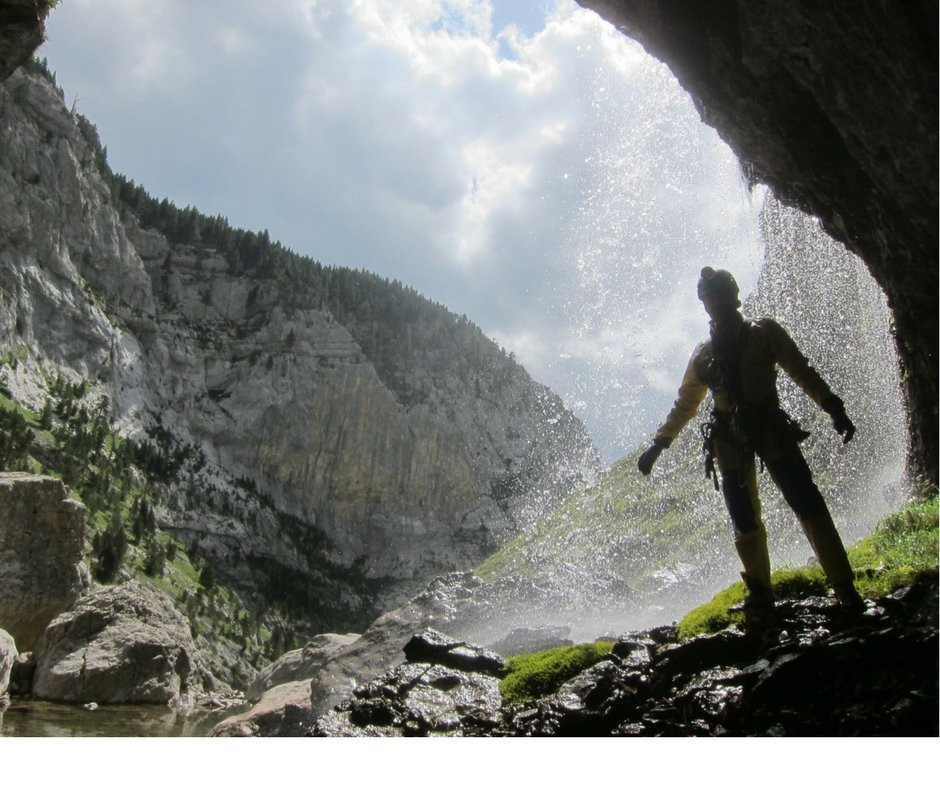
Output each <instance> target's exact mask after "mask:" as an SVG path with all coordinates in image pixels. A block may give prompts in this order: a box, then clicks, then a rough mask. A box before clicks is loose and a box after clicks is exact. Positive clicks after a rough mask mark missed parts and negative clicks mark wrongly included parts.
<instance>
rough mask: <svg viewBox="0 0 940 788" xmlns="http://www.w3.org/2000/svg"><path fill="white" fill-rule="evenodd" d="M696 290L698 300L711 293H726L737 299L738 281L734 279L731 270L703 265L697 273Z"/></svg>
mask: <svg viewBox="0 0 940 788" xmlns="http://www.w3.org/2000/svg"><path fill="white" fill-rule="evenodd" d="M697 290H698V297H699V300H700V301H701V300H704V298H705V296H707V295H711V294H712V293H727V294H728V295H730V296H731V297H732V298H733V299H734V300H735V301H738V283H737V282H735V281H734V277H733V276H732V275H731V272H730V271H725V270H724V269H723V268H719V269H718V270H717V271H716V270H715V269H714V268H710V267H709V266H705V268H703V269H702V273H701V274H700V275H699V280H698V286H697Z"/></svg>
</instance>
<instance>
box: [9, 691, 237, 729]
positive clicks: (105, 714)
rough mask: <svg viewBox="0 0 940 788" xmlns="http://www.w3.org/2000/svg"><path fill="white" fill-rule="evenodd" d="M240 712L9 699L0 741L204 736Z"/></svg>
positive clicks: (232, 710)
mask: <svg viewBox="0 0 940 788" xmlns="http://www.w3.org/2000/svg"><path fill="white" fill-rule="evenodd" d="M241 710H242V709H241V708H231V707H230V708H228V709H223V710H211V711H210V710H205V709H198V708H197V709H195V710H193V711H190V712H188V713H186V714H182V713H180V712H178V711H175V710H174V709H171V708H167V707H165V706H143V705H136V706H99V707H98V708H97V709H95V710H94V711H91V710H89V709H86V708H84V707H83V706H78V705H69V704H62V703H46V702H44V701H33V700H17V699H16V698H14V699H13V701H12V703H11V705H10V707H9V708H8V709H7V710H6V711H4V712H0V737H7V736H207V735H208V734H209V731H211V730H212V728H213V727H214V726H215V725H216V724H217V723H218V722H220V721H221V720H223V719H225V718H227V717H230V716H232V715H233V714H238V713H239V712H240V711H241Z"/></svg>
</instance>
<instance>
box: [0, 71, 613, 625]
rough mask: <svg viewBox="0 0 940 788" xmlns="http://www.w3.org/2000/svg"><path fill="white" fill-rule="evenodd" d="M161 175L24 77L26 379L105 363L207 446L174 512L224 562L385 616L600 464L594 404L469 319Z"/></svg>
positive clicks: (174, 431) (123, 418)
mask: <svg viewBox="0 0 940 788" xmlns="http://www.w3.org/2000/svg"><path fill="white" fill-rule="evenodd" d="M135 189H136V190H135ZM141 193H142V190H140V189H139V188H138V187H134V186H133V184H131V183H129V182H128V181H126V180H125V179H122V178H120V177H119V176H114V175H113V174H112V173H111V172H110V170H109V169H108V167H107V163H106V160H105V153H104V150H103V148H102V147H101V145H100V142H99V141H98V138H97V134H96V132H95V129H94V127H93V126H92V125H91V124H90V123H89V122H88V121H87V120H85V119H84V118H82V117H81V116H78V115H74V114H72V113H70V112H69V111H68V110H67V109H66V108H65V106H64V105H63V103H62V98H61V94H60V93H59V92H58V91H57V89H56V88H55V86H54V84H53V83H52V82H51V81H50V80H49V78H48V75H46V74H43V73H42V69H41V68H38V67H37V66H35V65H33V66H31V67H29V68H23V69H20V70H19V71H17V72H16V73H14V74H13V75H12V76H11V77H10V78H9V79H8V80H7V81H6V82H4V83H3V84H2V85H0V348H2V349H3V350H4V351H5V352H6V355H7V358H9V359H13V360H14V362H15V363H10V364H8V365H7V367H6V368H5V369H4V370H3V373H2V374H3V376H4V382H5V385H6V387H7V388H8V389H9V391H10V392H11V393H12V395H13V397H14V398H15V399H17V400H19V401H21V402H23V403H27V404H30V405H31V406H32V407H33V408H34V409H35V410H37V411H38V410H39V408H40V407H41V406H42V405H43V403H44V401H45V398H46V393H47V390H48V385H49V380H50V378H51V377H53V376H54V375H55V374H59V373H62V374H65V375H66V376H67V377H69V378H70V379H72V380H77V379H85V380H88V381H91V382H92V383H93V384H94V386H93V388H92V390H91V392H90V393H89V394H88V397H89V398H90V399H91V398H98V397H101V396H106V397H107V405H108V407H109V408H110V414H109V415H110V417H111V419H112V420H113V423H114V424H116V425H117V426H118V428H119V429H120V430H121V432H122V433H124V434H126V435H130V436H135V437H137V438H141V439H143V438H145V437H146V438H148V439H149V440H152V441H154V442H156V443H158V444H160V445H162V446H163V447H164V449H166V451H167V452H170V451H172V452H176V455H175V456H177V457H185V458H187V460H186V462H183V461H182V460H181V461H180V462H178V463H177V466H178V467H177V474H176V476H175V477H174V478H168V480H167V485H168V489H169V490H170V496H169V498H170V501H171V503H172V505H168V506H167V507H166V509H165V511H163V512H162V514H161V526H162V527H163V528H165V529H168V530H172V531H174V532H175V533H176V535H178V536H179V537H180V538H182V539H183V540H184V541H185V542H186V543H187V544H189V545H190V546H192V547H194V549H196V550H197V551H198V552H199V554H201V555H203V556H205V557H207V558H208V559H209V560H210V561H212V562H213V564H214V566H215V567H216V570H217V572H218V573H219V574H220V576H221V577H225V578H227V579H229V580H231V581H232V582H233V583H235V584H236V585H238V584H242V585H243V586H245V587H248V588H251V589H252V590H254V591H258V590H262V591H263V588H264V586H265V584H266V582H268V581H270V580H272V578H276V579H283V577H285V576H289V577H291V578H293V580H294V581H295V582H296V584H297V585H298V586H299V587H308V586H310V585H311V583H313V584H314V585H315V586H316V587H317V588H318V589H321V590H322V589H329V590H328V591H326V592H325V593H331V594H333V595H334V600H333V602H335V599H343V600H344V601H343V605H344V606H345V608H346V609H347V610H349V611H351V612H354V613H357V614H358V615H365V614H364V613H363V610H364V609H365V608H366V607H367V606H369V605H377V606H378V608H381V607H382V606H386V607H387V606H389V605H390V604H391V603H393V602H399V601H401V600H403V599H405V598H407V596H408V595H410V594H411V593H412V592H413V591H414V590H416V589H417V588H418V587H420V586H421V585H422V584H423V583H425V582H426V581H427V579H428V578H430V577H432V576H434V575H435V574H438V573H440V572H443V571H449V570H452V569H455V568H466V567H469V566H471V565H473V564H474V563H476V562H478V561H479V560H480V559H481V558H483V557H484V556H485V555H487V554H488V553H489V552H491V551H492V550H493V549H494V548H495V547H497V546H499V545H500V544H502V543H503V542H505V541H506V540H507V539H508V538H509V537H511V536H512V535H514V534H515V533H517V532H518V531H519V530H520V529H522V528H524V527H525V526H526V524H527V522H529V521H530V520H531V519H533V518H534V517H535V516H537V515H538V514H539V512H540V511H541V510H542V509H543V508H544V506H545V505H547V504H548V503H549V502H551V501H552V500H554V499H556V498H557V496H558V495H560V494H561V493H562V492H563V491H564V490H565V488H566V487H567V486H568V485H569V484H570V483H571V482H573V481H574V480H577V479H580V478H582V476H583V475H584V474H585V473H590V472H591V471H592V468H593V466H594V463H595V462H596V460H595V454H594V450H593V447H592V446H591V444H590V440H589V438H588V436H587V434H586V431H585V430H584V428H583V426H582V425H581V424H580V423H579V422H578V421H577V420H576V419H575V418H574V416H572V414H571V413H570V412H568V411H567V410H566V409H565V408H564V407H563V405H562V403H561V402H560V400H559V399H558V398H557V397H556V396H555V395H553V394H552V393H551V392H550V391H548V390H547V389H546V388H544V387H543V386H540V385H539V384H537V383H535V382H534V381H532V380H531V379H530V378H529V376H528V375H527V374H526V373H525V371H524V370H523V369H522V368H521V367H520V366H518V365H517V364H516V363H515V362H514V361H513V360H512V359H511V358H510V357H507V356H506V355H505V353H503V352H502V351H500V350H499V348H497V347H496V346H495V345H494V344H493V343H492V342H491V341H489V340H488V339H486V337H484V336H483V334H482V332H480V330H479V329H478V328H476V327H475V326H473V325H472V324H471V323H470V322H469V321H468V320H466V318H459V317H457V316H455V315H452V314H450V313H448V312H446V310H444V309H443V308H442V307H440V306H439V305H436V304H432V303H430V302H428V301H427V300H425V299H423V298H421V297H420V296H419V295H418V294H417V293H414V292H413V291H409V290H408V289H407V288H404V287H402V286H401V285H399V284H398V283H389V282H383V281H381V280H379V279H378V278H377V277H374V276H371V275H369V274H366V273H362V272H350V271H342V270H338V269H327V268H324V267H323V266H320V265H319V264H318V263H315V262H314V261H311V260H306V259H303V258H299V257H297V256H296V255H292V254H290V253H288V252H287V251H286V250H284V249H283V248H281V247H280V246H279V245H277V244H272V243H271V242H270V240H269V239H268V238H267V235H266V233H265V234H254V233H244V232H242V231H233V230H231V229H230V228H228V227H227V224H225V223H224V220H220V219H219V218H216V219H215V220H209V219H207V218H206V217H202V216H200V215H198V214H197V213H196V212H195V211H193V210H191V209H187V210H186V211H182V212H180V211H177V210H176V209H175V208H174V207H172V206H167V204H166V201H164V202H163V203H162V204H158V203H157V202H156V201H155V200H151V199H150V198H149V197H147V198H142V197H141ZM155 212H156V213H155ZM157 213H158V214H159V216H156V214H157ZM168 216H169V217H171V218H172V222H170V221H169V220H167V217H168ZM180 216H182V217H183V218H185V219H186V221H187V222H188V223H189V224H187V226H186V227H181V226H180V222H178V221H177V220H178V219H179V217H180ZM161 217H162V218H161ZM220 223H221V225H224V227H223V229H222V230H220V229H219V228H220V226H221V225H220ZM200 224H201V225H202V229H200ZM210 225H211V227H210ZM158 227H159V228H160V229H159V230H158V229H156V228H158ZM168 228H169V229H168ZM213 228H214V229H213ZM223 230H224V231H223ZM232 238H236V239H237V240H238V242H239V243H240V244H241V245H240V246H238V247H237V248H236V247H234V246H233V245H232V244H231V243H229V244H228V245H226V243H227V242H226V240H225V239H229V240H231V239H232ZM272 513H273V514H272ZM275 515H276V516H275ZM359 580H361V581H363V582H373V583H377V584H379V586H378V587H380V588H381V590H380V592H379V596H378V598H375V599H366V598H365V597H362V598H358V597H357V596H356V595H357V593H358V592H359V591H361V588H357V587H356V583H357V582H359ZM318 593H319V591H318ZM307 601H308V602H310V600H307ZM322 601H323V604H324V605H328V604H332V602H328V601H327V600H326V599H324V600H322ZM311 604H315V601H314V602H311ZM307 612H308V614H310V615H311V616H312V617H313V618H316V616H315V615H314V612H313V611H307ZM374 612H375V610H374V609H372V610H370V611H369V614H374ZM350 623H352V622H350Z"/></svg>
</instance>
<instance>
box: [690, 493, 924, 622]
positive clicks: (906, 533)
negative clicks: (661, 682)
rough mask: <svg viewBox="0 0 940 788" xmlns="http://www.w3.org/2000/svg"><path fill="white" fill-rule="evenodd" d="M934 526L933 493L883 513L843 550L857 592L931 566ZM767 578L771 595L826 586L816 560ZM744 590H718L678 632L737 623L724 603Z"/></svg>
mask: <svg viewBox="0 0 940 788" xmlns="http://www.w3.org/2000/svg"><path fill="white" fill-rule="evenodd" d="M937 530H938V529H937V498H933V499H932V500H929V501H922V502H920V503H913V504H909V505H908V506H905V507H904V508H903V509H901V510H900V511H898V512H895V513H893V514H890V515H888V516H887V517H885V518H884V519H883V520H882V521H881V522H880V523H879V524H878V527H877V528H876V529H875V532H874V533H873V534H872V535H871V536H869V537H866V538H865V539H862V540H861V541H859V542H858V543H857V544H855V545H854V546H852V547H851V548H849V549H848V551H847V552H848V555H849V561H850V563H851V564H852V568H853V569H854V570H855V586H856V588H858V591H859V593H860V594H861V595H862V596H864V597H868V598H871V599H875V598H878V597H882V596H886V595H887V594H890V593H892V592H893V591H894V590H896V589H898V588H901V587H903V586H905V585H909V584H910V583H912V582H913V581H914V579H915V578H916V577H917V576H918V575H920V574H922V573H927V572H936V567H937V549H938V548H937ZM771 583H772V584H773V589H774V596H775V597H776V598H777V599H794V598H797V599H798V598H802V597H806V596H810V595H818V594H824V593H826V588H827V586H826V580H825V577H824V576H823V573H822V570H821V569H820V568H819V567H818V566H811V567H803V568H799V569H784V570H781V571H779V572H774V573H773V575H771ZM745 594H746V590H745V587H744V583H735V584H734V585H731V586H729V587H728V588H726V589H724V590H723V591H720V592H719V593H718V594H716V595H715V596H714V597H713V598H712V599H711V601H709V602H706V603H705V604H704V605H701V606H699V607H697V608H695V609H694V610H692V611H690V612H689V613H688V614H687V615H686V616H685V618H683V619H682V621H680V622H679V627H678V629H679V638H680V639H682V640H684V639H686V638H690V637H694V636H695V635H701V634H707V633H710V632H717V631H719V630H721V629H724V628H725V627H727V626H729V625H731V624H742V623H743V621H744V614H743V613H742V612H740V611H731V610H730V609H729V608H731V607H733V606H735V605H737V604H738V603H740V602H742V601H743V600H744V597H745Z"/></svg>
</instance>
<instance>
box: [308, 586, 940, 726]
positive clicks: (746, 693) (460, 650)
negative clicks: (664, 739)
mask: <svg viewBox="0 0 940 788" xmlns="http://www.w3.org/2000/svg"><path fill="white" fill-rule="evenodd" d="M937 605H938V598H937V577H936V575H935V574H934V575H933V576H932V577H930V578H928V579H925V580H920V581H918V582H917V583H915V584H914V585H912V586H909V587H906V588H903V589H901V590H899V591H897V592H895V593H894V594H892V595H891V596H889V597H885V598H882V599H879V600H877V601H876V602H869V606H868V609H867V611H866V612H865V613H864V614H863V615H849V614H847V613H845V612H843V611H842V610H841V609H840V608H839V607H838V606H837V605H836V604H835V603H834V601H833V600H832V599H829V598H822V597H809V598H805V599H802V600H799V601H784V602H781V603H779V604H778V606H777V618H778V620H777V622H776V623H775V625H774V626H773V627H772V628H770V629H769V630H767V631H765V632H763V633H760V634H753V633H752V634H748V633H745V632H743V631H741V630H739V629H737V628H728V629H725V630H723V631H721V632H718V633H716V634H712V635H703V636H700V637H697V638H693V639H690V640H687V641H685V642H681V643H680V642H678V641H677V638H676V632H675V630H674V628H672V627H660V628H657V629H653V630H648V631H644V632H635V633H630V634H627V635H624V636H622V637H621V638H620V639H619V640H618V642H617V643H616V645H615V647H614V650H613V653H612V654H611V655H610V656H609V657H607V658H606V659H604V660H602V661H601V662H599V663H598V664H596V665H594V666H593V667H591V668H589V669H587V670H585V671H583V672H582V673H581V674H579V675H577V676H575V677H574V678H572V679H571V680H569V681H568V682H566V683H565V684H563V685H562V686H561V687H560V688H559V689H558V690H557V691H556V692H555V693H554V694H552V695H549V696H548V697H545V698H542V699H540V700H538V701H535V702H530V703H526V704H521V705H513V706H504V705H503V704H502V701H501V697H500V693H499V675H500V672H501V666H502V660H501V658H499V657H498V656H497V655H495V654H493V653H491V652H487V651H485V650H484V649H481V648H478V647H475V646H472V645H468V644H464V643H460V642H457V641H453V640H448V639H447V638H445V637H443V636H441V635H439V633H435V632H434V631H433V630H430V631H426V632H424V633H422V634H421V635H419V636H416V637H415V638H413V639H412V640H411V641H410V642H409V644H408V645H407V646H406V648H405V650H404V653H405V658H406V662H405V663H404V664H402V665H399V666H397V667H395V668H393V669H392V670H390V671H388V672H387V673H385V674H384V675H383V676H381V677H379V678H377V679H375V680H373V681H371V682H369V683H367V684H365V685H363V686H360V687H359V688H357V689H356V690H355V691H354V692H353V694H352V696H351V697H350V698H349V699H347V700H346V701H344V702H342V703H340V704H339V705H338V706H336V707H335V708H334V709H333V710H332V711H330V712H328V713H327V714H325V715H323V716H321V717H320V718H318V719H317V720H316V721H315V722H314V723H313V724H312V725H310V726H309V728H308V729H307V733H308V735H314V736H428V735H446V736H461V735H463V736H610V735H613V736H936V735H937V733H938V725H937V708H938V681H937V676H938V659H937V653H938V652H937Z"/></svg>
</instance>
